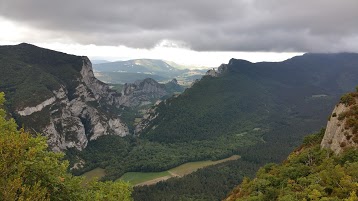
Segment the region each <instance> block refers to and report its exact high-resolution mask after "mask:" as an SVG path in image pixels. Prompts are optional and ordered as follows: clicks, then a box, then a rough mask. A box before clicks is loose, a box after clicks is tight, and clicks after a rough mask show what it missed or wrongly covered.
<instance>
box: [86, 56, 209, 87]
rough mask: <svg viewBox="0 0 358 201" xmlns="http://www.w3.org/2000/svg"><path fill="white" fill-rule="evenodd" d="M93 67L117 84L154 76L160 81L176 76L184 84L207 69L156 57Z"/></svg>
mask: <svg viewBox="0 0 358 201" xmlns="http://www.w3.org/2000/svg"><path fill="white" fill-rule="evenodd" d="M96 62H97V61H96ZM93 68H94V71H95V75H96V77H98V79H100V80H101V81H103V82H106V83H115V84H124V83H133V82H135V81H136V80H141V79H145V78H152V79H154V80H156V81H159V82H165V81H170V80H172V79H174V78H176V79H177V80H178V82H179V83H181V84H182V85H189V84H190V83H191V82H192V81H194V80H196V79H199V78H201V76H202V75H204V74H205V72H206V71H207V69H204V70H202V69H194V70H190V69H189V68H190V67H188V66H183V65H179V64H176V63H174V62H169V61H163V60H155V59H135V60H128V61H116V62H108V63H96V64H94V65H93Z"/></svg>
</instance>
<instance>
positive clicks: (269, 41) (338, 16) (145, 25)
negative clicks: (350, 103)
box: [0, 0, 358, 66]
mask: <svg viewBox="0 0 358 201" xmlns="http://www.w3.org/2000/svg"><path fill="white" fill-rule="evenodd" d="M357 19H358V1H357V0H300V1H287V0H225V1H218V0H195V1H193V0H180V1H173V0H150V1H149V0H105V1H98V0H75V1H74V0H61V1H49V0H0V28H1V31H0V45H7V44H17V43H20V42H27V43H32V44H35V45H38V46H41V47H45V48H50V49H55V50H58V51H63V52H66V53H71V54H76V55H87V56H89V57H90V58H91V59H105V60H110V61H114V60H127V59H134V58H152V59H165V60H171V61H174V62H177V63H181V64H188V65H189V64H191V65H198V66H218V65H220V64H221V63H227V62H228V60H229V59H230V58H240V59H246V60H249V61H252V62H258V61H281V60H284V59H287V58H290V57H292V56H295V55H300V54H302V53H304V52H358V20H357Z"/></svg>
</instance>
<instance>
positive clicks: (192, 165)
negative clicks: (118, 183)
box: [119, 155, 240, 185]
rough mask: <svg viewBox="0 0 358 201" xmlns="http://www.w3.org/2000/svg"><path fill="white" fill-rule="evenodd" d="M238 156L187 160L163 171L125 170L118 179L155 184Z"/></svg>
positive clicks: (132, 182)
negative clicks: (210, 159)
mask: <svg viewBox="0 0 358 201" xmlns="http://www.w3.org/2000/svg"><path fill="white" fill-rule="evenodd" d="M239 158H240V156H238V155H233V156H231V157H229V158H224V159H222V160H217V161H197V162H189V163H185V164H182V165H179V166H178V167H175V168H172V169H170V170H168V171H164V172H127V173H125V174H124V175H123V176H122V177H121V178H119V179H121V180H124V181H127V182H129V183H131V184H132V185H150V184H155V183H156V182H159V181H161V180H166V179H169V178H171V177H177V176H178V177H182V176H184V175H187V174H190V173H192V172H195V171H196V170H198V169H200V168H204V167H207V166H209V165H216V164H219V163H223V162H226V161H230V160H237V159H239ZM160 178H163V179H160Z"/></svg>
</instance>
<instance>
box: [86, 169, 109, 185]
mask: <svg viewBox="0 0 358 201" xmlns="http://www.w3.org/2000/svg"><path fill="white" fill-rule="evenodd" d="M104 175H106V172H105V169H102V168H96V169H93V170H91V171H88V172H86V173H84V174H83V175H81V176H84V177H85V180H84V182H85V183H87V182H89V181H91V180H92V179H95V178H97V179H100V178H101V177H103V176H104Z"/></svg>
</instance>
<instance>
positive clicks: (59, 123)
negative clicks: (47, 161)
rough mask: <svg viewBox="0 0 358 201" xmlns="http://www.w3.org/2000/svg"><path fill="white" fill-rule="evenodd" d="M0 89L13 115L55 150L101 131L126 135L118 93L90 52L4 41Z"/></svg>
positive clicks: (0, 52) (81, 142) (82, 141)
mask: <svg viewBox="0 0 358 201" xmlns="http://www.w3.org/2000/svg"><path fill="white" fill-rule="evenodd" d="M0 71H1V72H0V78H1V79H0V80H1V82H0V90H1V91H4V92H5V93H6V97H7V99H8V100H9V101H8V102H7V103H6V107H7V108H8V110H9V113H10V114H11V115H12V116H13V117H14V118H15V120H16V121H17V122H18V123H19V124H20V125H23V126H24V127H25V129H27V130H29V131H31V132H38V133H43V134H44V135H46V136H47V137H48V143H49V145H50V147H51V148H52V149H53V150H55V151H61V150H65V149H67V148H72V147H74V148H76V149H78V150H82V149H83V148H85V147H86V146H87V143H88V141H90V140H95V139H97V138H98V137H100V136H103V135H119V136H125V135H128V134H129V132H128V128H127V126H126V125H125V124H124V123H123V122H122V120H121V119H120V118H119V117H118V116H119V114H120V110H121V107H122V106H121V104H120V102H121V101H120V94H117V93H116V92H115V91H112V90H110V89H109V87H108V86H107V85H106V84H104V83H102V82H100V81H98V80H97V79H96V78H95V77H94V75H93V71H92V66H91V62H90V61H89V59H88V58H87V57H79V56H74V55H68V54H64V53H60V52H55V51H51V50H47V49H43V48H39V47H36V46H33V45H29V44H20V45H16V46H2V47H0Z"/></svg>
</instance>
